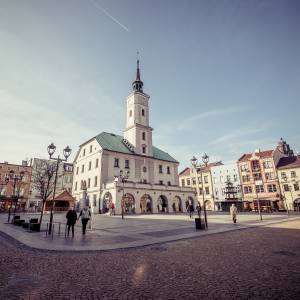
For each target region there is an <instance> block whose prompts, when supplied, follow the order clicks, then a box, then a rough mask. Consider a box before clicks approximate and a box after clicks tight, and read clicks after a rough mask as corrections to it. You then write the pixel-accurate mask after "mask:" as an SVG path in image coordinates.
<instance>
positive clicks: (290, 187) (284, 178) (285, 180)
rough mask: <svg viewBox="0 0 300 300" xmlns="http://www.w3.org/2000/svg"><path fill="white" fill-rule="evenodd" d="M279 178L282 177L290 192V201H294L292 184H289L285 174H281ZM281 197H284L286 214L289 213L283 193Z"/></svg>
mask: <svg viewBox="0 0 300 300" xmlns="http://www.w3.org/2000/svg"><path fill="white" fill-rule="evenodd" d="M281 178H282V179H283V180H284V182H285V183H286V184H287V186H288V190H289V192H290V193H291V199H292V203H294V198H293V191H292V186H291V185H289V182H288V178H287V176H286V175H285V176H282V177H281ZM283 190H284V191H285V189H284V188H283ZM283 199H284V204H285V207H286V212H287V214H289V208H288V205H287V203H286V197H285V195H283Z"/></svg>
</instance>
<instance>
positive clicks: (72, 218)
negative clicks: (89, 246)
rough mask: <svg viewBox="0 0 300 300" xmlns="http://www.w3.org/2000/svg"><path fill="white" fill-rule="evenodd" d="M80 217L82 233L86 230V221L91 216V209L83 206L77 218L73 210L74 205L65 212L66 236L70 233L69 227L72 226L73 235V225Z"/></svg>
mask: <svg viewBox="0 0 300 300" xmlns="http://www.w3.org/2000/svg"><path fill="white" fill-rule="evenodd" d="M80 217H81V222H82V234H85V232H86V225H87V223H88V221H89V220H90V218H91V211H90V210H89V208H88V207H84V208H83V209H82V210H81V212H80V214H79V216H78V218H77V213H76V211H75V210H74V207H71V208H70V210H69V211H68V212H67V214H66V218H67V226H68V236H69V235H70V229H71V228H72V237H74V226H75V223H76V221H77V220H79V218H80Z"/></svg>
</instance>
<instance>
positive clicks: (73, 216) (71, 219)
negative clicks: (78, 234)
mask: <svg viewBox="0 0 300 300" xmlns="http://www.w3.org/2000/svg"><path fill="white" fill-rule="evenodd" d="M66 218H67V226H68V236H69V235H70V228H71V227H72V237H74V225H75V223H76V221H77V213H76V211H75V210H74V207H73V206H71V207H70V209H69V211H68V212H67V214H66Z"/></svg>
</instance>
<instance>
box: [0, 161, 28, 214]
mask: <svg viewBox="0 0 300 300" xmlns="http://www.w3.org/2000/svg"><path fill="white" fill-rule="evenodd" d="M31 174H32V167H30V166H28V165H27V162H26V161H23V162H22V164H21V165H16V164H9V163H7V162H4V163H0V210H6V209H8V208H9V207H11V206H14V205H15V204H17V208H21V209H24V208H25V207H26V203H27V201H28V197H29V195H30V190H31V188H30V184H31Z"/></svg>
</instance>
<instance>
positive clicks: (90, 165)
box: [89, 161, 92, 171]
mask: <svg viewBox="0 0 300 300" xmlns="http://www.w3.org/2000/svg"><path fill="white" fill-rule="evenodd" d="M91 169H92V162H91V161H89V171H90V170H91Z"/></svg>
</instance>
